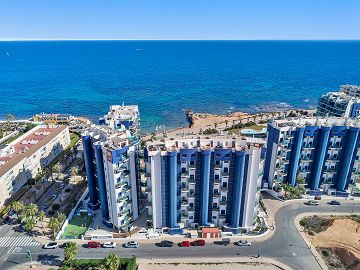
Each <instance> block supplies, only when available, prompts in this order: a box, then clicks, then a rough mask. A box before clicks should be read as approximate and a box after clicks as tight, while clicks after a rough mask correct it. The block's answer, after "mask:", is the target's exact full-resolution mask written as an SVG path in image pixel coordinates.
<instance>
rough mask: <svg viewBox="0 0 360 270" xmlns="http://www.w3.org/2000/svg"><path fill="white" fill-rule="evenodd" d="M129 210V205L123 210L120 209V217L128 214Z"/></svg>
mask: <svg viewBox="0 0 360 270" xmlns="http://www.w3.org/2000/svg"><path fill="white" fill-rule="evenodd" d="M129 210H130V209H129V207H128V206H125V207H124V208H123V209H122V210H120V212H119V214H118V216H119V217H120V216H122V215H124V214H126V213H127V212H129Z"/></svg>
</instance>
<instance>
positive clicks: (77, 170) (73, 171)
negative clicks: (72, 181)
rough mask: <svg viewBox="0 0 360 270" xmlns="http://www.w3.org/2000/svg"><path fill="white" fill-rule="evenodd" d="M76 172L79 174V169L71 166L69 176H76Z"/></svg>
mask: <svg viewBox="0 0 360 270" xmlns="http://www.w3.org/2000/svg"><path fill="white" fill-rule="evenodd" d="M78 172H79V169H78V168H77V167H76V166H72V167H71V168H70V174H71V175H72V176H75V175H77V174H78Z"/></svg>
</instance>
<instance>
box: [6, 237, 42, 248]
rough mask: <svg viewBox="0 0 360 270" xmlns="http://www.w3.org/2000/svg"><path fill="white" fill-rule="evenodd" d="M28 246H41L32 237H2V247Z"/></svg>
mask: <svg viewBox="0 0 360 270" xmlns="http://www.w3.org/2000/svg"><path fill="white" fill-rule="evenodd" d="M26 246H40V243H38V242H36V241H35V240H34V239H33V238H32V237H30V236H17V237H0V247H26Z"/></svg>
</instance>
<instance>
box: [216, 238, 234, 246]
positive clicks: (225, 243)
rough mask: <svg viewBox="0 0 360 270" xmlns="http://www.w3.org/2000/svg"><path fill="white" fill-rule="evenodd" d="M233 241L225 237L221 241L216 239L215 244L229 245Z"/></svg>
mask: <svg viewBox="0 0 360 270" xmlns="http://www.w3.org/2000/svg"><path fill="white" fill-rule="evenodd" d="M230 243H231V241H230V239H229V238H223V239H221V240H220V241H214V244H215V245H222V246H227V245H229V244H230Z"/></svg>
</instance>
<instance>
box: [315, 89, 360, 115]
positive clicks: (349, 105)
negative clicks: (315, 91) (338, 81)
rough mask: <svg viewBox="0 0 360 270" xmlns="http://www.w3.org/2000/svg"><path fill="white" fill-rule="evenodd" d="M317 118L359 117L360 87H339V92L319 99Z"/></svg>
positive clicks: (329, 93) (330, 93) (327, 94)
mask: <svg viewBox="0 0 360 270" xmlns="http://www.w3.org/2000/svg"><path fill="white" fill-rule="evenodd" d="M316 115H317V116H320V117H327V116H328V117H331V116H333V117H358V116H359V115H360V86H355V85H341V86H340V91H339V92H328V93H326V94H324V95H322V96H321V97H320V99H319V103H318V107H317V112H316Z"/></svg>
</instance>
